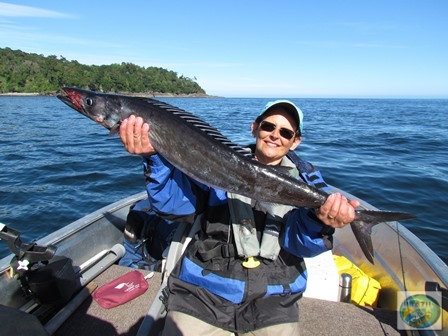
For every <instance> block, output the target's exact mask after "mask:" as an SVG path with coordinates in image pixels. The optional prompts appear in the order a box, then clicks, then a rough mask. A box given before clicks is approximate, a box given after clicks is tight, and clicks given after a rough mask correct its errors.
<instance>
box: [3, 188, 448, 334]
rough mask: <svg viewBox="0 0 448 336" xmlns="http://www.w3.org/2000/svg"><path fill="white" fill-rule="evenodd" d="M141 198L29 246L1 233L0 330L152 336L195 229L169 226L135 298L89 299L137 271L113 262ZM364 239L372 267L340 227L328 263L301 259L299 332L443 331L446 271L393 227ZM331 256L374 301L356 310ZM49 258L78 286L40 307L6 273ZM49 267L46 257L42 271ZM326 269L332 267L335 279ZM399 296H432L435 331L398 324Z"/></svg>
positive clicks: (447, 316) (40, 301)
mask: <svg viewBox="0 0 448 336" xmlns="http://www.w3.org/2000/svg"><path fill="white" fill-rule="evenodd" d="M332 188H333V187H332ZM333 190H334V191H339V192H341V193H343V194H344V195H346V196H347V197H348V198H350V199H357V200H358V201H360V203H361V207H362V208H365V209H371V210H377V209H376V208H375V207H374V206H372V205H371V204H369V203H367V202H364V201H362V200H360V199H358V198H356V197H355V196H354V195H351V194H349V193H346V192H344V191H342V190H339V189H337V188H333ZM146 197H147V194H146V192H141V193H137V194H135V195H131V196H129V197H127V198H124V199H122V200H120V201H118V202H115V203H113V204H110V205H108V206H106V207H104V208H101V209H99V210H97V211H94V212H93V213H91V214H88V215H87V216H85V217H83V218H80V219H78V220H76V221H74V222H73V223H71V224H69V225H67V226H65V227H63V228H61V229H59V230H57V231H55V232H53V233H51V234H49V235H48V236H46V237H44V238H41V239H39V240H37V241H35V242H32V243H24V242H22V241H21V239H20V233H19V232H16V231H15V230H14V229H12V228H9V227H7V226H3V227H0V237H1V238H3V240H4V241H0V244H1V243H8V245H9V247H10V249H11V250H12V252H14V253H11V255H9V256H7V257H5V258H3V259H1V260H0V323H1V328H2V330H3V331H4V332H6V333H2V334H3V335H8V334H20V335H27V334H28V335H69V336H70V335H158V334H159V333H160V332H161V330H162V329H163V322H164V318H165V314H166V309H165V305H164V301H165V298H166V292H165V287H166V284H167V279H168V277H169V274H170V272H171V270H172V269H173V267H174V265H175V264H176V262H177V261H178V260H179V258H180V256H181V255H182V253H183V251H184V249H185V247H186V245H187V244H188V242H189V240H191V238H192V237H193V235H194V233H195V232H196V231H197V225H188V224H181V225H180V226H179V227H178V228H177V230H176V233H175V235H174V238H173V241H172V243H171V245H170V247H169V249H167V251H166V253H165V254H164V258H163V260H162V261H161V265H162V266H161V267H160V270H158V271H156V272H153V271H150V270H143V269H142V270H138V271H139V272H141V273H142V274H143V275H144V276H146V278H147V281H148V284H149V286H148V289H147V290H146V291H145V292H144V293H143V294H142V295H140V296H138V297H136V298H134V299H133V300H131V301H129V302H127V303H124V304H122V305H119V306H117V307H115V308H111V309H104V308H101V307H100V306H99V305H98V303H97V302H96V301H95V300H94V299H93V298H92V293H94V291H95V290H97V289H98V288H100V287H101V286H103V285H105V284H107V283H110V282H111V281H113V280H115V279H117V278H119V277H120V276H122V275H125V274H127V273H129V272H131V271H135V269H131V268H127V267H123V266H118V265H117V261H118V260H119V259H120V258H121V256H122V255H123V253H124V248H123V245H122V242H123V230H124V228H125V224H126V218H127V214H128V212H129V210H130V207H131V206H132V205H133V204H135V203H136V202H138V201H141V200H144V199H145V198H146ZM372 240H373V247H374V250H375V260H374V263H373V264H372V263H370V262H369V261H368V260H367V259H366V258H365V256H364V254H363V253H362V251H361V249H360V247H359V246H358V244H357V243H356V242H355V239H354V236H353V233H352V232H351V230H350V229H349V228H348V227H346V228H344V229H338V230H336V233H335V235H334V248H333V250H332V251H330V252H329V256H330V257H329V258H330V259H329V258H328V255H327V256H326V257H323V258H316V259H314V258H311V260H309V259H306V263H307V266H308V269H309V272H310V274H309V281H308V283H309V288H307V291H306V292H305V294H304V297H303V298H302V299H301V300H299V311H300V327H301V335H448V330H447V329H448V311H447V309H448V307H447V306H448V305H447V301H448V293H447V290H446V288H448V267H447V265H446V264H445V263H444V262H443V261H442V260H441V259H440V258H439V257H438V256H437V255H436V254H435V253H434V252H433V251H432V250H431V249H430V248H429V247H428V246H427V245H426V244H424V243H423V242H422V241H421V240H420V239H419V238H417V237H416V236H415V235H414V234H413V233H411V232H410V231H409V230H407V229H406V228H405V227H404V226H403V225H402V224H400V223H398V222H390V223H382V224H380V225H377V226H375V227H374V229H373V232H372ZM27 253H28V254H27ZM26 256H28V257H26ZM334 256H339V257H343V258H344V259H345V260H349V261H350V262H351V263H352V264H353V265H354V267H355V269H356V270H357V271H360V272H362V273H363V274H365V276H366V277H367V279H371V280H372V279H373V280H372V281H374V282H375V283H377V284H379V286H378V287H377V295H375V298H374V301H375V302H374V304H371V305H362V304H357V303H356V302H353V301H352V300H350V298H351V294H354V293H350V291H351V290H353V281H354V279H351V280H352V281H351V282H350V278H351V277H350V276H349V277H347V273H343V274H340V272H339V271H338V270H337V266H335V265H336V263H335V261H334V260H335V258H334ZM48 257H50V261H51V260H63V262H66V261H67V260H68V261H70V263H69V264H70V272H71V273H73V274H75V276H76V278H77V286H76V290H73V293H71V292H70V291H69V294H70V297H69V298H67V299H65V300H62V301H61V300H59V301H58V300H56V303H52V301H51V300H48V301H46V299H47V297H46V296H45V295H47V294H45V291H44V294H40V296H39V295H24V290H23V288H22V287H23V284H22V283H21V282H20V281H19V280H17V276H15V275H14V269H13V268H12V267H11V265H13V264H17V262H18V261H19V260H22V264H21V266H22V268H27V265H26V264H23V260H25V259H26V258H28V259H30V260H32V261H33V260H34V261H35V262H36V264H39V263H41V264H42V260H45V259H46V258H47V259H48ZM50 264H51V262H50V263H48V262H46V261H44V262H43V267H44V268H45V266H48V265H50ZM64 267H65V264H64ZM16 268H17V266H16ZM333 269H336V271H337V273H336V277H335V276H334V271H333ZM330 273H331V274H330ZM21 278H23V277H21ZM345 280H348V282H347V283H345V282H344V281H345ZM51 286H52V289H51V290H50V291H49V292H50V293H53V292H54V291H56V287H57V285H55V284H52V285H51ZM335 291H336V293H335ZM401 292H406V293H414V292H420V293H426V294H428V295H429V294H431V295H432V296H431V297H433V296H434V295H435V296H436V297H435V299H436V300H437V305H436V308H438V309H439V310H438V312H439V313H440V317H439V318H438V320H437V321H438V322H437V323H439V324H440V327H438V328H436V327H434V325H431V326H430V327H429V328H427V327H419V325H418V324H414V326H416V327H415V328H414V329H413V330H410V326H411V325H404V327H403V328H400V324H401V323H403V322H402V321H401V322H400V318H401V319H403V316H404V315H403V314H402V311H400V307H399V305H400V298H399V294H400V293H401ZM347 294H348V295H349V296H348V297H349V300H347ZM335 295H336V297H335ZM347 301H349V302H347ZM430 313H431V312H428V311H426V312H425V314H430ZM425 314H423V315H421V316H417V317H416V318H417V320H418V321H421V319H422V318H426V319H428V318H429V316H428V315H425ZM229 334H230V333H229Z"/></svg>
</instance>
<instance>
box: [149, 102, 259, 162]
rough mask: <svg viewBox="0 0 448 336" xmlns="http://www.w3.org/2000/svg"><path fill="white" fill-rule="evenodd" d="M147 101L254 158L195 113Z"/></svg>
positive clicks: (242, 153)
mask: <svg viewBox="0 0 448 336" xmlns="http://www.w3.org/2000/svg"><path fill="white" fill-rule="evenodd" d="M146 101H147V102H148V103H149V104H153V105H157V107H159V108H162V109H164V110H166V111H167V112H169V113H172V114H174V115H176V116H177V117H179V118H181V119H183V120H184V121H186V122H187V123H189V124H191V125H192V126H194V127H196V128H197V129H199V130H201V131H202V132H204V133H206V134H207V135H209V136H211V137H212V138H214V139H215V140H217V141H219V142H220V143H222V144H223V145H225V146H227V147H229V148H231V149H232V150H234V151H236V152H237V153H239V154H241V155H243V156H246V157H252V152H251V151H250V150H248V149H247V148H244V147H242V146H240V145H238V144H236V143H234V142H233V141H231V140H229V139H228V138H227V137H226V136H224V135H223V134H222V133H221V132H220V131H219V130H218V129H217V128H215V127H213V126H212V125H210V124H209V123H207V122H205V121H204V120H202V119H201V118H199V117H198V116H196V115H194V114H193V113H190V112H187V111H185V110H182V109H180V108H177V107H174V106H171V105H168V104H165V103H163V102H161V101H158V100H154V99H146Z"/></svg>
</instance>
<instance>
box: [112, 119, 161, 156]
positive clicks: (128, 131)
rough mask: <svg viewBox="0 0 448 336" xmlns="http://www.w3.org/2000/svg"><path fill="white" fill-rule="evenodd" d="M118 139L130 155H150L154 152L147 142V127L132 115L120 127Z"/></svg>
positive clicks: (141, 120) (149, 142)
mask: <svg viewBox="0 0 448 336" xmlns="http://www.w3.org/2000/svg"><path fill="white" fill-rule="evenodd" d="M120 138H121V141H122V142H123V144H124V148H125V149H126V150H127V151H128V152H129V153H131V154H140V155H151V154H154V153H155V152H156V150H155V149H154V147H152V145H151V141H150V140H149V125H148V124H147V123H143V119H142V118H141V117H135V116H134V115H131V116H129V118H127V119H124V120H123V121H122V122H121V125H120Z"/></svg>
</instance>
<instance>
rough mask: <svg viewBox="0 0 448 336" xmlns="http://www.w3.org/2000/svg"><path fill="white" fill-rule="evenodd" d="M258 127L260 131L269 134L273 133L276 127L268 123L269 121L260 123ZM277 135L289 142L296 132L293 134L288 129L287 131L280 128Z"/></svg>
mask: <svg viewBox="0 0 448 336" xmlns="http://www.w3.org/2000/svg"><path fill="white" fill-rule="evenodd" d="M259 127H260V129H261V130H263V131H265V132H269V133H270V132H273V131H274V130H275V129H276V128H277V125H275V124H273V123H270V122H269V121H262V122H261V123H260V126H259ZM278 133H279V134H280V136H281V137H282V138H285V139H286V140H291V139H292V138H293V137H294V136H295V135H296V132H294V131H292V130H290V129H287V128H283V127H282V128H280V130H279V131H278Z"/></svg>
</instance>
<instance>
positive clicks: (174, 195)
mask: <svg viewBox="0 0 448 336" xmlns="http://www.w3.org/2000/svg"><path fill="white" fill-rule="evenodd" d="M288 157H289V159H290V160H291V161H292V162H293V163H294V164H295V165H296V166H297V168H298V170H299V172H300V177H301V178H302V179H303V180H304V181H305V182H306V183H308V184H313V185H315V186H316V187H319V188H322V189H326V188H328V186H327V185H326V183H325V181H324V180H323V178H322V176H321V174H320V173H319V171H318V170H316V169H315V168H314V167H313V166H312V165H311V164H309V163H308V162H305V161H303V160H301V159H300V158H298V157H297V155H295V154H294V153H293V152H290V154H289V155H288ZM145 172H146V176H147V185H146V187H147V191H148V195H149V200H150V203H151V206H152V209H153V210H155V211H156V212H157V213H158V214H159V215H160V216H162V217H166V218H169V219H175V220H177V221H182V220H185V221H189V222H191V221H192V219H193V218H194V217H195V216H196V215H198V214H201V213H203V216H202V222H201V230H200V231H199V233H198V234H197V235H196V237H195V239H194V240H193V241H192V242H191V243H190V244H189V246H188V247H187V249H186V252H185V254H184V255H183V257H182V259H181V261H180V262H179V263H178V265H177V266H176V268H175V269H174V270H173V272H172V273H171V277H170V280H169V292H170V296H169V302H168V309H172V310H177V311H182V312H185V313H187V314H190V315H193V316H195V317H197V318H199V319H201V320H204V321H206V322H208V323H211V324H213V325H216V326H219V327H221V328H224V329H227V330H231V331H234V332H243V331H247V330H254V329H258V328H262V327H264V326H267V325H271V324H277V323H287V322H295V321H297V316H298V314H297V310H296V308H292V307H295V302H296V301H297V300H298V299H299V298H300V297H301V295H302V293H303V291H304V290H305V288H306V279H307V273H306V268H305V263H304V261H303V258H304V257H313V256H316V255H318V254H320V253H322V252H324V251H327V250H329V249H331V248H332V234H333V232H334V230H333V229H332V228H330V227H328V226H326V225H324V224H323V223H322V222H320V221H319V220H318V219H317V217H316V216H315V213H314V210H313V209H309V208H295V209H293V210H292V211H291V212H290V214H289V216H288V218H287V220H286V223H285V225H284V227H283V229H282V230H281V232H280V237H279V239H280V246H281V251H280V254H279V256H278V258H277V259H276V260H263V259H262V260H261V264H260V266H259V267H257V268H255V269H247V268H245V267H244V266H243V265H242V259H241V258H239V257H238V254H237V251H236V248H235V245H234V243H233V234H232V231H231V230H232V225H231V224H230V223H231V220H230V212H229V207H228V203H227V195H226V192H225V191H222V190H219V189H215V188H210V187H207V186H205V185H203V184H201V183H198V182H196V181H194V180H192V179H190V178H189V177H187V176H186V175H185V174H183V173H182V172H180V171H179V170H178V169H176V168H175V167H173V166H172V165H171V164H170V163H169V162H167V161H166V160H165V159H164V158H163V157H161V156H159V155H157V154H155V155H152V156H150V157H147V158H146V160H145ZM253 211H254V218H255V222H256V227H257V232H259V233H260V235H261V232H262V231H263V229H264V219H265V216H266V214H265V213H264V212H262V211H261V210H258V209H257V208H254V209H253ZM273 306H274V307H275V310H276V311H277V312H276V313H275V314H272V312H271V309H273ZM205 307H206V308H205ZM210 310H212V311H213V314H210ZM235 316H238V317H237V318H235ZM217 317H218V318H217Z"/></svg>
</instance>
